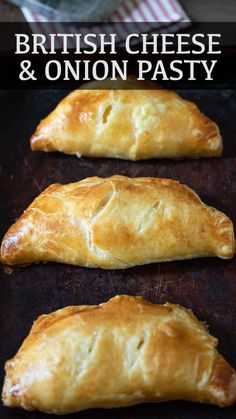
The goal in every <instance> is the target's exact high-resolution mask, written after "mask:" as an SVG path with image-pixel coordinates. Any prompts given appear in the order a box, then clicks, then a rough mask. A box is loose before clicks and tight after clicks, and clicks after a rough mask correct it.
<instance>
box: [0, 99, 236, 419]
mask: <svg viewBox="0 0 236 419" xmlns="http://www.w3.org/2000/svg"><path fill="white" fill-rule="evenodd" d="M183 94H184V95H185V96H186V97H188V98H191V99H193V100H195V101H196V102H197V103H198V104H199V105H200V107H201V108H202V110H203V111H205V112H206V113H207V114H208V115H209V116H211V117H212V118H213V119H214V120H216V121H217V123H218V124H219V125H220V128H221V132H222V135H223V138H224V142H225V150H224V155H223V157H222V158H220V159H209V160H208V159H206V160H199V161H180V162H172V161H158V160H155V161H154V160H152V161H147V162H133V163H132V162H125V161H118V160H109V159H107V160H105V159H97V160H95V159H87V158H82V159H81V160H78V159H77V158H76V157H71V156H64V155H60V154H44V153H32V152H31V151H30V149H29V146H28V138H29V136H30V134H31V133H32V131H33V129H34V127H35V125H36V124H37V123H38V121H39V120H40V118H42V117H43V116H45V115H46V114H47V113H48V112H49V111H50V110H51V109H52V108H53V107H54V106H55V104H56V103H57V101H58V100H59V99H60V98H61V97H62V96H64V95H65V92H59V91H55V92H50V91H47V92H33V91H31V92H0V132H1V137H0V138H1V148H0V150H1V153H0V188H1V199H0V220H1V221H0V235H1V238H2V236H3V234H4V232H5V231H6V230H7V228H8V227H9V226H10V225H11V223H12V222H13V221H14V220H15V219H16V217H18V216H19V215H20V214H21V212H22V211H23V210H24V208H26V206H27V205H28V204H29V203H30V202H31V201H32V199H33V198H35V197H36V196H37V194H38V193H39V191H41V190H43V189H44V188H45V187H46V186H48V185H49V184H50V183H52V182H64V183H66V182H73V181H77V180H79V179H82V178H85V177H87V176H94V175H99V176H109V175H112V174H115V173H119V174H123V175H129V176H159V177H170V178H174V179H179V180H180V181H181V182H184V183H186V184H188V185H189V186H190V187H192V188H193V189H195V190H196V191H197V192H198V193H199V194H200V196H201V197H202V199H203V200H204V201H205V202H207V203H208V204H211V205H214V206H216V207H217V208H218V209H220V210H223V211H224V212H225V213H226V214H228V215H229V216H230V217H231V218H232V220H233V221H234V225H236V164H235V162H236V137H235V133H236V92H233V91H215V92H209V91H198V92H197V91H188V92H183ZM0 276H1V278H0V280H1V283H0V286H1V292H0V328H1V339H0V346H1V347H0V361H1V365H0V371H1V379H2V378H3V364H4V362H5V361H6V360H7V359H9V358H10V357H12V356H13V355H14V354H15V352H16V350H17V349H18V347H19V345H20V343H21V342H22V340H23V338H24V337H25V336H26V334H27V333H28V331H29V328H30V326H31V324H32V321H33V320H34V319H35V318H36V317H37V316H38V315H39V314H41V313H48V312H50V311H52V310H55V309H58V308H59V307H63V306H66V305H69V304H96V303H100V302H102V301H105V300H107V299H108V298H110V297H112V296H114V295H115V294H119V293H127V294H134V295H142V296H144V297H145V298H148V299H149V300H151V301H153V302H159V303H162V302H165V301H170V302H174V303H179V304H182V305H184V306H185V307H188V308H191V309H192V310H193V311H194V313H195V314H196V315H197V316H198V317H199V319H201V320H204V321H206V322H207V323H208V324H209V326H210V332H211V333H213V334H214V335H215V336H217V337H218V338H219V340H220V344H219V349H220V350H221V352H222V354H223V355H224V356H225V357H226V358H227V359H228V360H229V361H230V362H231V364H232V365H233V366H234V367H236V357H235V347H236V308H235V303H236V258H234V259H233V260H231V261H223V260H219V259H213V258H212V259H199V260H192V261H191V260H190V261H180V262H172V263H163V264H152V265H148V266H142V267H135V268H132V269H128V270H119V271H102V270H99V269H86V268H79V267H73V266H66V265H59V264H55V263H49V264H47V265H43V264H39V265H33V266H29V267H25V268H14V269H13V272H12V273H11V274H9V272H6V271H5V270H4V268H3V267H2V266H1V267H0ZM46 417H49V416H46V415H44V414H41V413H34V412H33V413H29V412H23V411H19V410H17V411H12V410H10V409H6V408H4V407H2V406H0V418H1V419H12V418H17V419H23V418H24V419H36V418H37V419H38V418H40V419H41V418H46ZM69 417H76V418H78V419H91V418H94V419H117V418H121V417H122V418H123V419H141V418H143V417H149V418H150V419H156V418H157V417H158V418H162V419H165V418H168V419H177V418H178V419H189V418H193V419H196V418H197V419H198V418H203V419H205V418H214V419H226V418H227V419H233V418H235V417H236V407H231V408H226V409H220V408H217V407H213V406H207V405H198V404H194V403H187V402H171V403H164V404H159V405H157V404H156V405H142V406H138V407H131V408H126V409H115V410H111V411H102V410H93V411H86V412H81V413H78V414H74V415H70V416H69Z"/></svg>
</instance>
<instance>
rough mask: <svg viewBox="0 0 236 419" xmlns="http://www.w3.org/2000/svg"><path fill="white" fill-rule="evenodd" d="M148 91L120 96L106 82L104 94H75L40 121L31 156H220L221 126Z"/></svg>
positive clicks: (92, 88)
mask: <svg viewBox="0 0 236 419" xmlns="http://www.w3.org/2000/svg"><path fill="white" fill-rule="evenodd" d="M125 83H127V82H122V81H120V82H119V86H120V89H122V86H123V87H125V86H127V84H125ZM146 85H147V86H148V88H149V86H151V87H153V86H154V83H148V82H137V81H132V80H130V81H129V86H130V89H132V90H117V89H116V90H115V89H111V86H112V84H111V81H110V80H107V81H106V82H103V83H102V89H101V88H100V89H98V87H100V86H101V84H100V85H99V84H98V83H96V82H92V83H88V84H86V85H84V87H82V88H80V89H78V90H75V91H74V92H72V93H71V94H69V96H67V97H66V98H65V99H64V100H62V101H61V102H60V103H59V105H58V106H57V108H56V109H55V110H54V111H53V112H52V113H51V114H50V115H49V116H47V117H46V118H45V119H44V120H43V121H41V123H40V124H39V126H38V127H37V129H36V131H35V133H34V134H33V136H32V137H31V148H32V150H43V151H61V152H63V153H68V154H75V155H77V156H78V157H81V156H88V157H114V158H121V159H128V160H139V159H149V158H164V157H166V158H185V157H186V158H199V157H211V156H220V155H221V153H222V139H221V136H220V133H219V129H218V127H217V125H216V124H215V123H214V122H213V121H211V120H210V119H209V118H208V117H207V116H205V115H204V114H203V113H202V112H201V111H200V110H199V109H198V107H197V106H196V105H195V104H194V103H192V102H189V101H187V100H184V99H182V98H181V97H180V96H179V95H177V94H176V93H174V92H172V91H168V90H162V89H159V90H155V89H151V88H149V90H141V89H143V88H144V87H146ZM96 87H97V89H96ZM108 89H110V90H108Z"/></svg>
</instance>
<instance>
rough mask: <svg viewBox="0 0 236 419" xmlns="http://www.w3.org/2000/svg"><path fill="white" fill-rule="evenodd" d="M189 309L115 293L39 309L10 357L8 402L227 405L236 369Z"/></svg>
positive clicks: (67, 406) (49, 407) (51, 406)
mask: <svg viewBox="0 0 236 419" xmlns="http://www.w3.org/2000/svg"><path fill="white" fill-rule="evenodd" d="M216 345H217V339H216V338H214V337H213V336H211V335H210V334H209V333H208V332H207V330H206V328H205V326H204V325H203V324H202V323H200V322H199V321H198V320H197V319H196V317H195V316H194V315H193V314H192V313H191V311H189V310H186V309H184V308H181V307H180V306H178V305H174V304H168V303H167V304H164V305H155V304H151V303H149V302H148V301H145V300H143V299H142V298H141V297H129V296H125V295H123V296H116V297H115V298H112V299H111V300H109V301H108V302H106V303H104V304H100V305H98V306H77V307H76V306H74V307H66V308H63V309H61V310H58V311H55V312H54V313H51V314H49V315H43V316H40V317H39V318H38V319H37V320H36V322H35V323H34V325H33V327H32V329H31V332H30V334H29V336H28V337H27V338H26V339H25V341H24V342H23V344H22V346H21V348H20V350H19V351H18V353H17V354H16V356H15V357H14V358H13V359H11V360H10V361H8V362H7V363H6V366H5V369H6V378H5V382H4V388H3V395H2V397H3V402H4V404H5V405H6V406H11V407H22V408H24V409H28V410H41V411H44V412H50V413H56V414H63V413H70V412H76V411H79V410H83V409H90V408H96V407H102V408H111V407H119V406H129V405H134V404H137V403H142V402H161V401H166V400H177V399H184V400H191V401H196V402H205V403H213V404H216V405H219V406H228V405H230V404H232V403H234V402H235V401H236V374H235V371H234V370H233V368H231V367H230V365H229V364H228V363H227V362H226V361H225V359H224V358H223V357H222V356H221V355H220V354H219V353H218V351H217V350H216Z"/></svg>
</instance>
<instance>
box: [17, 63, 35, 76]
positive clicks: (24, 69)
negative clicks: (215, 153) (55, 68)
mask: <svg viewBox="0 0 236 419" xmlns="http://www.w3.org/2000/svg"><path fill="white" fill-rule="evenodd" d="M20 66H21V68H22V71H21V72H20V75H19V77H20V80H23V81H25V80H37V77H35V76H34V70H31V71H30V67H31V62H30V61H29V60H24V61H22V62H21V64H20Z"/></svg>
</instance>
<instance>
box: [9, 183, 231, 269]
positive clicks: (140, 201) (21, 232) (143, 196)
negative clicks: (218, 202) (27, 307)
mask: <svg viewBox="0 0 236 419" xmlns="http://www.w3.org/2000/svg"><path fill="white" fill-rule="evenodd" d="M233 255H234V233H233V226H232V223H231V221H230V219H229V218H228V217H227V216H226V215H225V214H223V213H221V212H219V211H217V210H216V209H214V208H212V207H209V206H207V205H205V204H204V203H203V202H202V201H201V200H200V198H199V197H198V195H197V194H196V193H195V192H193V191H192V190H191V189H189V188H188V187H187V186H184V185H181V184H180V183H178V182H176V181H174V180H168V179H157V178H133V179H132V178H128V177H124V176H112V177H110V178H106V179H102V178H98V177H94V178H87V179H84V180H82V181H80V182H76V183H71V184H68V185H59V184H55V185H51V186H49V187H48V188H47V189H46V190H45V191H44V192H42V193H41V194H40V195H39V196H38V197H37V198H36V199H35V200H34V201H33V203H32V204H31V205H30V206H29V207H28V208H27V210H26V211H25V212H24V214H23V215H22V216H21V217H20V218H19V219H18V220H17V222H16V223H15V224H13V225H12V226H11V227H10V229H9V230H8V232H7V233H6V235H5V237H4V239H3V242H2V247H1V261H2V262H3V263H6V264H25V263H32V262H40V261H44V262H46V261H55V262H62V263H70V264H73V265H82V266H87V267H101V268H105V269H119V268H127V267H130V266H134V265H142V264H146V263H152V262H157V261H167V260H175V259H185V258H194V257H200V256H219V257H221V258H225V259H228V258H231V257H232V256H233Z"/></svg>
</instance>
